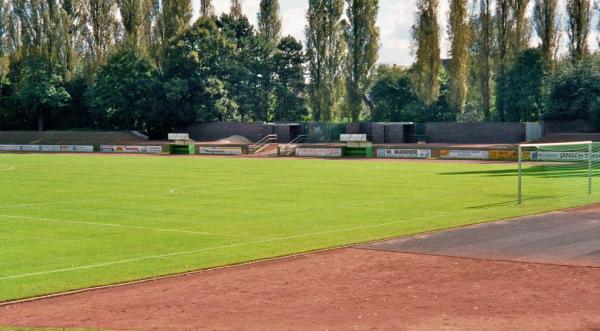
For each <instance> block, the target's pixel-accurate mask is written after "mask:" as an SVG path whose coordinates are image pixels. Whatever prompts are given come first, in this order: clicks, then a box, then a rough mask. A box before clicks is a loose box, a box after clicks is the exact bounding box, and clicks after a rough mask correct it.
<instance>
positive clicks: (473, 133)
mask: <svg viewBox="0 0 600 331" xmlns="http://www.w3.org/2000/svg"><path fill="white" fill-rule="evenodd" d="M525 130H526V125H525V123H445V122H427V123H425V135H426V136H427V142H428V143H449V144H517V143H520V142H523V141H525V138H526V137H525V135H526V132H525Z"/></svg>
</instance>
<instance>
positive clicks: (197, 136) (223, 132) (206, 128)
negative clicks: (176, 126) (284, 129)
mask: <svg viewBox="0 0 600 331" xmlns="http://www.w3.org/2000/svg"><path fill="white" fill-rule="evenodd" d="M273 130H274V127H273V126H268V125H265V124H264V123H255V122H252V123H241V122H210V123H199V124H195V125H193V126H191V127H189V128H188V132H189V134H190V137H191V138H192V139H194V140H196V141H215V140H219V139H224V138H228V137H231V136H233V135H238V136H244V137H246V138H248V139H249V140H250V141H254V142H256V141H258V140H260V139H261V138H263V137H264V136H266V135H268V134H272V133H274V131H273Z"/></svg>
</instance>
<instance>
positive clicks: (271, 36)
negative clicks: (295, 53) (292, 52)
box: [258, 0, 281, 47]
mask: <svg viewBox="0 0 600 331" xmlns="http://www.w3.org/2000/svg"><path fill="white" fill-rule="evenodd" d="M258 31H259V32H260V34H261V35H262V36H263V37H264V38H265V39H266V40H267V41H268V42H269V44H270V45H273V46H274V47H275V46H276V45H277V44H278V43H279V39H280V38H281V16H280V15H279V0H261V1H260V11H259V12H258Z"/></svg>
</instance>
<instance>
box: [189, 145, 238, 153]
mask: <svg viewBox="0 0 600 331" xmlns="http://www.w3.org/2000/svg"><path fill="white" fill-rule="evenodd" d="M198 154H202V155H242V148H241V147H216V146H214V147H213V146H208V147H199V148H198Z"/></svg>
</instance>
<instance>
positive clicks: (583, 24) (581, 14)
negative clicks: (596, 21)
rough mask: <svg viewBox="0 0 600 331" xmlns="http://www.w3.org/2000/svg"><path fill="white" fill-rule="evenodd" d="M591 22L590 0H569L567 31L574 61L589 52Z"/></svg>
mask: <svg viewBox="0 0 600 331" xmlns="http://www.w3.org/2000/svg"><path fill="white" fill-rule="evenodd" d="M591 22H592V6H591V2H590V0H567V33H568V35H569V53H570V55H571V59H572V60H573V61H579V60H581V59H583V58H584V57H585V56H586V55H587V54H589V51H590V50H589V46H588V38H589V36H590V25H591Z"/></svg>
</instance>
